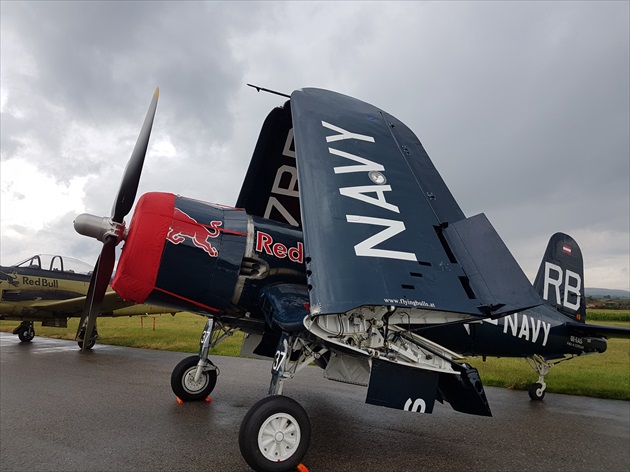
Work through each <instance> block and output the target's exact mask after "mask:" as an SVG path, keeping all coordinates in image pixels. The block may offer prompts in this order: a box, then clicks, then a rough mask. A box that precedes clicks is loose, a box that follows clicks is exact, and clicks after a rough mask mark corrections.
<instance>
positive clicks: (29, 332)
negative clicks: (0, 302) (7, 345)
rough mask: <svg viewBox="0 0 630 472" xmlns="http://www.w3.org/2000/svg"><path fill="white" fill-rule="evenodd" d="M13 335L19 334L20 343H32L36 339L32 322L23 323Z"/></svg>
mask: <svg viewBox="0 0 630 472" xmlns="http://www.w3.org/2000/svg"><path fill="white" fill-rule="evenodd" d="M13 334H17V335H18V338H20V341H22V342H23V343H30V342H31V341H32V340H33V338H34V337H35V328H34V326H33V322H32V321H22V323H20V325H19V326H18V327H17V328H15V329H14V330H13Z"/></svg>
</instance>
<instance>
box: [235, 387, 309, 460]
mask: <svg viewBox="0 0 630 472" xmlns="http://www.w3.org/2000/svg"><path fill="white" fill-rule="evenodd" d="M265 439H266V440H267V441H269V444H268V447H264V443H265ZM310 441H311V422H310V420H309V419H308V415H307V414H306V412H305V411H304V408H302V407H301V406H300V404H299V403H298V402H296V401H295V400H293V399H291V398H289V397H285V396H282V395H272V396H269V397H266V398H263V399H262V400H260V401H259V402H257V403H256V404H255V405H254V406H252V407H251V408H250V410H249V411H248V412H247V414H246V415H245V418H243V422H242V423H241V429H240V431H239V434H238V445H239V447H240V449H241V454H242V455H243V459H245V462H247V464H249V466H250V467H251V468H252V469H254V470H256V471H258V472H284V471H290V470H294V469H295V468H296V467H297V466H298V465H299V464H300V463H301V462H302V459H303V458H304V456H305V455H306V451H307V450H308V446H309V443H310ZM283 455H284V457H283Z"/></svg>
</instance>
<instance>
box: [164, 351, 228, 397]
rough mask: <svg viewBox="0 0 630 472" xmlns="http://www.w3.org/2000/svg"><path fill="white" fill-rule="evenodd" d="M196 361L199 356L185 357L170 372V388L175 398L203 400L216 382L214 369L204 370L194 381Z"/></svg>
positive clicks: (197, 361)
mask: <svg viewBox="0 0 630 472" xmlns="http://www.w3.org/2000/svg"><path fill="white" fill-rule="evenodd" d="M208 362H209V363H210V365H214V364H213V363H212V362H210V361H209V360H208ZM198 363H199V356H190V357H187V358H185V359H183V360H182V361H181V362H180V363H179V364H177V365H176V366H175V368H174V369H173V373H172V374H171V389H172V390H173V393H174V394H175V395H176V396H177V398H180V399H181V400H183V401H185V402H192V401H196V400H204V399H205V398H206V397H207V396H208V395H210V392H212V390H214V387H215V385H216V384H217V371H216V370H204V371H203V372H201V376H200V377H199V380H197V381H195V374H196V373H197V364H198Z"/></svg>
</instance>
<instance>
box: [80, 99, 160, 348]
mask: <svg viewBox="0 0 630 472" xmlns="http://www.w3.org/2000/svg"><path fill="white" fill-rule="evenodd" d="M159 95H160V89H159V88H156V89H155V93H154V94H153V99H152V100H151V104H150V105H149V110H148V111H147V116H146V117H145V119H144V123H143V124H142V129H141V130H140V134H139V135H138V140H137V141H136V145H135V146H134V148H133V152H132V153H131V157H130V158H129V162H127V167H125V172H124V174H123V178H122V181H121V183H120V187H119V189H118V194H117V195H116V200H114V206H113V207H112V214H111V217H99V216H95V215H90V214H87V213H83V214H82V215H79V216H77V217H76V219H75V220H74V229H75V230H76V232H77V233H79V234H82V235H83V236H89V237H91V238H95V239H98V240H99V241H101V242H102V243H103V248H102V249H101V254H100V255H99V256H98V259H97V261H96V265H95V266H94V271H93V272H92V279H91V280H90V286H89V288H88V292H87V295H86V299H85V303H84V305H83V311H82V312H81V320H80V321H79V327H78V328H77V334H76V339H77V341H81V335H82V336H83V340H82V350H83V351H85V350H86V349H87V347H86V346H88V344H89V340H90V338H91V337H92V332H93V331H94V326H95V324H96V317H97V316H98V313H99V310H100V307H101V303H102V302H103V298H104V297H105V292H106V291H107V286H108V285H109V280H110V278H111V276H112V273H113V271H114V264H115V262H116V246H117V245H118V244H119V243H120V242H121V241H122V240H124V239H125V237H126V235H127V229H126V227H125V220H124V218H125V216H127V214H128V213H129V212H130V211H131V207H132V206H133V203H134V201H135V199H136V193H137V191H138V183H139V182H140V175H141V174H142V166H143V164H144V157H145V155H146V153H147V147H148V146H149V138H150V137H151V128H152V127H153V118H154V117H155V110H156V108H157V101H158V97H159Z"/></svg>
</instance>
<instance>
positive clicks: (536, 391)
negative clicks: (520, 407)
mask: <svg viewBox="0 0 630 472" xmlns="http://www.w3.org/2000/svg"><path fill="white" fill-rule="evenodd" d="M542 388H543V386H542V384H541V383H538V382H536V383H533V384H531V385H530V386H529V390H528V391H527V393H529V398H531V399H532V400H533V401H535V402H539V401H541V400H542V399H543V398H545V391H544V390H543V389H542Z"/></svg>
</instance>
